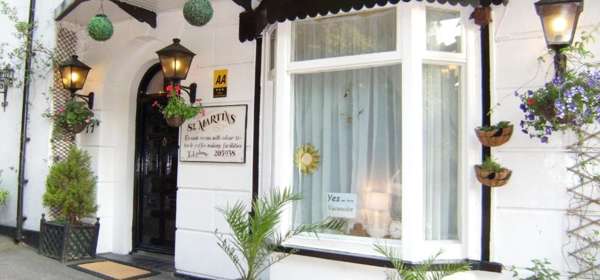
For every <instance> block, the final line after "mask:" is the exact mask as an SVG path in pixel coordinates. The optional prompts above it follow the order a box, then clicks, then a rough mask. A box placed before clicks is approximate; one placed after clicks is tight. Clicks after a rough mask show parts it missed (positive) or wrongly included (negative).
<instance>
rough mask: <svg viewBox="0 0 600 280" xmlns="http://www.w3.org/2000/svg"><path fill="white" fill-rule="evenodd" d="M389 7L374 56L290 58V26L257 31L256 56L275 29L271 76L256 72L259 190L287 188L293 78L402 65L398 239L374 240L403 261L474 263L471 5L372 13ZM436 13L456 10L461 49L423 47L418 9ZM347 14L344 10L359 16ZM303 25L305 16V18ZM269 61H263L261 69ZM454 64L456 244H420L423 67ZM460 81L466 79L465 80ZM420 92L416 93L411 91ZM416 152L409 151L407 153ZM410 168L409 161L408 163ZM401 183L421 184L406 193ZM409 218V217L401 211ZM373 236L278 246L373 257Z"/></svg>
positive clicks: (475, 32) (475, 79)
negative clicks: (389, 31)
mask: <svg viewBox="0 0 600 280" xmlns="http://www.w3.org/2000/svg"><path fill="white" fill-rule="evenodd" d="M390 8H392V9H396V13H397V14H396V21H397V34H398V35H397V44H396V45H397V46H396V50H394V51H389V52H381V53H371V54H361V55H352V56H345V57H333V58H323V59H314V60H308V61H298V62H294V61H292V36H291V34H292V24H293V23H291V22H289V21H286V22H284V23H278V24H276V25H273V26H271V27H270V28H269V29H267V32H265V38H264V39H265V40H264V41H263V45H264V48H263V49H264V52H263V53H266V54H268V53H270V49H269V45H270V44H269V42H270V38H269V36H270V34H271V31H272V30H274V29H276V30H277V42H276V48H277V49H276V58H277V61H276V66H275V73H274V74H273V73H268V74H267V73H266V72H269V71H263V77H262V78H263V79H262V81H263V98H262V104H261V106H262V108H263V110H261V111H262V113H261V143H260V145H261V154H262V159H261V181H260V182H261V188H260V191H261V192H267V191H268V190H269V189H272V188H281V187H286V186H289V185H290V183H291V180H290V178H293V170H294V169H293V165H292V162H293V153H294V152H293V147H292V148H290V147H291V145H292V144H291V143H293V134H292V127H293V113H291V112H293V111H292V108H293V106H292V105H293V104H292V102H293V101H292V91H293V87H292V86H293V85H292V79H291V76H292V75H294V74H306V73H318V72H325V71H333V70H337V71H339V70H348V69H357V68H367V67H374V66H384V65H393V64H398V63H401V64H402V73H403V74H402V129H403V133H402V134H403V139H402V162H403V164H402V173H403V182H402V186H403V187H402V213H403V214H402V215H403V217H402V221H403V225H402V227H403V228H402V240H387V239H386V240H382V241H379V242H382V243H385V244H387V245H389V246H392V247H394V248H395V250H397V251H398V252H400V253H401V256H402V259H403V260H405V261H414V262H418V261H422V260H424V259H427V258H428V257H430V256H431V255H433V254H435V253H437V252H438V251H439V250H440V249H441V250H442V251H443V254H442V256H441V257H440V259H452V260H456V259H478V258H479V256H480V250H481V248H480V242H481V213H482V212H481V187H480V185H479V184H478V183H477V181H476V180H475V179H474V175H473V170H472V169H473V168H472V166H473V165H474V164H476V163H478V162H479V161H480V159H481V146H480V144H479V142H478V141H477V139H476V138H474V136H473V135H472V133H469V132H470V131H472V129H473V128H474V127H476V126H478V125H479V124H480V123H481V87H480V85H481V79H480V77H481V71H480V65H481V63H480V61H481V60H480V47H479V46H480V37H479V26H477V25H475V24H473V23H472V22H471V21H470V20H469V15H470V12H471V11H472V8H465V7H459V6H450V5H440V4H430V3H415V2H410V3H401V4H398V5H386V6H385V7H376V8H372V9H370V10H369V11H373V10H375V9H390ZM427 9H443V10H454V11H459V12H460V13H461V17H462V22H463V36H462V40H463V41H462V44H461V47H462V50H461V52H460V53H446V52H437V51H428V50H426V10H427ZM361 12H364V11H359V12H351V13H349V14H352V13H361ZM308 20H311V19H308ZM269 59H270V58H269V57H266V58H265V59H263V69H268V65H269ZM424 64H437V65H449V64H455V65H458V66H460V67H461V74H462V87H461V88H462V92H461V97H460V108H461V111H460V112H459V114H460V117H459V120H460V126H459V127H460V129H459V132H458V135H459V137H460V139H459V145H460V147H459V161H460V162H459V176H458V178H459V184H458V188H459V191H460V193H459V196H458V205H459V210H458V211H459V214H458V217H459V218H458V223H459V240H456V241H428V240H425V236H426V235H425V226H426V225H425V223H426V218H425V211H426V209H425V184H424V173H425V170H424V168H423V167H424V165H423V157H424V153H423V152H424V150H423V145H424V143H423V95H422V92H423V65H424ZM467 77H468V78H467ZM415 93H420V94H415ZM415 151H416V152H415ZM408 163H410V164H408ZM407 186H421V187H420V188H411V187H407ZM285 213H286V214H285V215H284V218H283V220H282V225H281V227H282V230H283V229H289V228H290V227H291V225H292V209H291V207H289V208H288V209H286V212H285ZM409 213H410V214H409ZM375 242H377V241H376V240H375V239H373V238H364V237H354V236H348V235H331V234H320V235H319V238H318V239H316V238H315V237H313V236H297V237H294V238H293V239H292V240H291V241H289V242H288V243H287V244H286V246H289V247H294V248H309V249H311V250H317V251H326V252H339V253H340V254H351V255H357V256H366V257H374V258H378V257H381V256H379V255H378V254H377V253H376V252H374V251H373V244H374V243H375Z"/></svg>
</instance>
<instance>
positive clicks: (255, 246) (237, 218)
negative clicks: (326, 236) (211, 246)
mask: <svg viewBox="0 0 600 280" xmlns="http://www.w3.org/2000/svg"><path fill="white" fill-rule="evenodd" d="M301 199H302V198H301V196H300V195H298V194H294V193H292V191H291V190H289V189H288V190H284V191H278V190H276V191H272V192H271V193H270V194H269V195H267V196H265V197H262V198H259V199H257V200H256V201H254V203H253V204H252V205H253V213H252V214H248V213H247V211H248V207H247V205H246V204H244V203H243V202H238V203H236V204H235V205H233V206H232V207H228V208H226V209H220V211H221V212H222V213H223V215H224V216H225V220H226V221H227V223H228V224H229V226H230V227H231V231H232V236H231V237H229V236H228V235H225V234H223V233H219V232H218V231H216V232H215V235H216V237H217V239H218V245H219V247H221V249H223V251H224V252H225V253H226V254H227V256H228V257H229V258H230V259H231V261H232V262H233V264H234V266H235V268H236V269H237V271H238V273H239V275H240V277H241V279H242V280H258V279H259V276H260V275H261V273H262V272H264V271H265V270H266V269H268V268H269V267H270V266H272V265H273V264H275V263H277V262H279V261H281V260H283V259H285V258H286V257H288V256H290V255H291V254H293V253H294V252H295V250H291V251H290V252H279V253H275V252H276V250H277V249H278V248H279V247H280V246H281V245H282V244H283V243H284V242H285V241H286V240H288V239H290V238H291V237H293V236H295V235H298V234H302V233H311V234H314V235H315V236H318V232H322V231H324V230H333V231H340V230H341V229H342V228H343V227H344V225H345V224H344V222H342V221H341V220H335V219H330V220H325V221H323V222H321V223H318V224H309V225H302V226H299V227H297V228H294V229H292V230H289V231H287V232H285V233H282V232H280V231H279V229H278V224H279V223H280V221H281V215H282V212H283V210H284V207H285V206H287V205H288V204H290V203H293V202H295V201H299V200H301Z"/></svg>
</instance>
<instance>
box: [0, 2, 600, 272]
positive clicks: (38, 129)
mask: <svg viewBox="0 0 600 280" xmlns="http://www.w3.org/2000/svg"><path fill="white" fill-rule="evenodd" d="M75 2H78V1H65V2H63V1H60V0H53V1H38V2H37V4H36V6H35V10H36V21H37V22H38V28H37V30H36V31H35V34H34V36H35V37H36V39H37V40H40V41H41V42H44V43H45V44H48V46H54V45H55V44H56V41H57V40H56V38H57V35H56V34H57V32H58V31H57V30H60V29H66V30H68V31H71V32H73V34H76V40H75V41H74V42H73V43H75V46H76V49H75V53H76V54H77V55H79V57H80V59H81V60H82V61H84V62H85V63H86V64H87V65H89V66H91V67H92V71H91V72H90V75H89V77H88V80H87V82H86V85H85V88H84V90H83V92H85V93H88V92H94V93H95V96H96V102H95V106H94V112H95V114H96V116H97V117H98V118H99V119H100V120H101V125H100V126H99V127H97V128H95V129H94V131H93V132H89V133H84V134H81V135H78V136H77V140H76V143H77V145H78V146H80V147H82V148H83V149H85V150H86V151H88V152H89V153H90V154H91V155H92V158H93V165H94V171H95V172H96V174H97V176H98V187H97V203H98V206H99V208H98V212H97V216H98V217H99V218H100V221H101V227H100V237H99V243H98V252H99V253H115V254H129V253H132V252H135V251H137V250H142V251H143V250H149V251H154V252H157V251H158V252H162V253H166V254H173V255H174V259H175V269H176V271H177V273H179V274H181V275H187V276H192V277H197V278H198V279H237V278H236V272H235V270H234V267H233V266H232V264H231V262H230V260H229V259H228V258H227V257H226V255H225V254H224V253H222V252H221V250H220V248H219V247H218V246H217V243H216V238H215V236H214V232H215V230H218V231H220V232H228V231H229V229H228V226H227V224H226V222H225V220H224V219H223V217H222V214H221V213H220V212H219V211H218V208H223V207H227V205H231V204H232V203H235V202H237V201H245V202H248V203H250V201H251V200H252V197H253V194H256V192H257V191H258V193H265V192H268V191H269V190H270V189H273V188H279V187H286V186H291V187H293V188H294V190H295V191H297V192H301V193H302V194H303V196H304V200H303V201H302V202H301V203H299V204H298V205H296V206H294V207H293V209H288V211H286V212H285V217H286V218H285V219H284V223H283V225H282V226H283V227H284V228H285V227H292V226H294V225H297V224H300V223H305V222H316V221H318V220H320V219H322V218H325V217H327V216H328V215H327V209H328V206H330V204H328V203H327V202H326V199H327V197H328V196H329V195H334V196H340V195H341V196H343V195H344V194H350V195H349V196H348V197H349V198H351V199H352V200H354V201H356V203H355V204H353V205H352V206H351V207H350V208H352V209H353V210H352V211H353V212H355V213H353V214H354V215H353V217H354V218H352V219H350V225H351V227H350V228H349V229H348V230H347V232H346V233H345V234H337V235H332V234H331V235H330V234H323V235H322V236H320V238H318V239H317V238H313V237H308V236H300V237H296V238H294V239H293V240H292V241H290V243H289V244H288V246H289V247H292V248H300V249H301V250H300V253H299V254H298V255H294V256H291V257H289V258H287V259H286V260H284V261H283V262H282V263H280V264H277V265H275V266H274V267H273V268H272V269H271V270H270V271H269V273H268V275H269V279H275V280H277V279H287V280H293V279H305V278H306V277H310V278H311V279H357V280H358V279H360V280H370V279H373V280H379V279H385V277H386V275H385V268H383V267H382V266H381V263H382V262H381V258H380V256H378V255H377V254H376V253H375V252H374V250H373V244H375V243H377V242H380V243H381V242H382V243H385V244H387V245H389V246H392V247H394V248H395V249H396V250H397V251H398V252H399V253H401V255H402V258H403V260H405V261H407V262H419V261H422V260H424V259H426V258H427V257H429V256H431V255H433V254H435V253H436V252H438V251H439V250H443V254H442V255H441V259H444V260H471V261H475V262H477V261H481V260H482V255H488V256H489V262H488V261H487V260H486V262H484V263H482V264H481V265H480V268H482V269H483V270H490V269H491V270H494V269H497V268H500V266H501V265H504V266H517V267H526V266H529V265H530V261H531V260H532V259H544V258H547V259H548V260H549V261H551V262H552V264H553V265H554V267H555V268H556V269H557V270H559V271H561V273H563V275H564V276H565V277H566V276H567V275H568V273H569V272H572V271H575V270H576V269H577V268H576V267H575V266H576V264H575V263H574V262H573V259H572V258H570V257H569V255H568V252H569V250H571V249H570V247H569V244H570V239H569V236H568V234H567V230H568V229H569V226H570V221H569V220H568V218H567V209H568V207H569V198H570V197H569V194H568V193H567V189H568V188H570V187H572V186H573V185H574V184H575V183H576V179H575V178H573V177H572V175H571V174H570V173H569V172H568V171H567V167H568V166H570V164H572V158H571V157H572V155H571V154H570V153H569V152H568V150H567V149H566V147H567V146H568V145H569V144H571V143H572V142H573V141H574V138H573V137H572V136H571V135H557V136H556V137H554V138H552V141H551V142H550V143H549V144H541V143H539V141H537V140H535V139H530V138H529V137H528V136H527V135H525V134H522V133H521V132H519V131H518V129H517V131H515V134H514V135H513V137H512V139H511V141H510V142H508V143H507V144H506V145H504V146H502V147H500V148H495V149H493V150H492V155H493V157H494V158H496V159H498V160H499V162H501V163H502V164H503V165H504V166H506V167H508V168H510V169H512V170H513V176H512V178H511V180H510V182H509V183H508V184H507V185H506V186H505V187H502V188H497V189H492V190H491V200H490V201H491V208H490V210H491V213H490V219H489V221H490V226H491V228H490V230H489V231H487V233H486V230H485V228H486V225H485V223H486V218H485V216H486V214H485V213H486V209H483V207H484V206H485V205H486V204H485V202H484V197H485V195H483V194H482V186H481V184H480V183H479V182H478V181H477V180H476V178H475V174H474V171H473V166H474V165H476V164H479V163H480V162H481V158H482V148H481V144H480V142H479V141H478V140H477V138H476V135H475V134H474V133H473V129H474V128H476V127H478V126H480V125H481V123H482V116H483V115H485V113H482V102H483V101H482V82H483V81H482V74H483V73H482V67H481V65H482V59H485V57H482V49H481V33H480V28H481V27H480V26H478V25H476V24H475V23H473V21H472V20H471V19H470V18H469V17H470V15H471V13H472V12H473V7H471V6H466V7H463V6H460V5H450V4H439V3H428V2H427V3H424V2H425V1H423V2H421V1H409V2H403V1H400V3H398V4H386V5H385V6H382V7H380V6H375V7H373V8H364V9H360V10H358V11H357V10H352V11H350V12H347V13H346V12H341V13H338V14H333V13H331V14H328V15H326V16H319V17H318V18H306V19H302V20H295V21H284V22H277V23H274V24H269V25H268V26H266V28H265V30H264V32H262V34H263V38H262V40H261V41H260V42H259V43H260V44H261V45H260V48H259V50H258V51H259V52H258V53H261V54H262V55H261V59H260V61H258V60H257V40H251V41H246V42H240V30H242V29H243V27H244V26H242V28H241V27H240V13H242V12H244V9H243V8H242V7H240V6H238V5H237V4H236V3H234V2H233V1H229V0H213V1H211V3H212V7H213V8H214V16H213V18H212V20H211V21H210V22H209V23H208V24H206V25H205V26H202V27H194V26H191V25H189V24H188V23H187V22H186V20H185V19H184V18H183V15H182V7H183V4H184V1H168V3H163V2H167V1H124V2H128V3H130V4H132V5H137V6H140V7H143V8H145V9H147V10H149V11H153V12H155V13H156V19H157V25H156V27H155V28H153V27H151V26H150V25H149V24H147V23H144V22H140V21H138V20H136V19H134V18H132V17H131V16H130V15H129V14H127V13H125V12H124V11H122V10H121V9H119V8H118V7H117V6H116V5H115V4H114V3H112V2H110V1H105V3H104V4H103V6H104V7H103V8H104V11H105V12H106V14H107V15H108V16H109V18H111V19H112V20H113V23H114V30H115V33H114V35H113V37H112V38H111V39H110V40H108V41H106V42H96V41H94V40H93V39H91V38H90V37H89V36H88V34H87V31H86V28H85V26H86V24H87V22H88V21H89V19H90V18H91V17H92V16H93V15H94V14H95V13H96V12H97V11H98V10H99V6H100V1H82V3H78V5H76V7H75V8H74V9H73V10H72V11H70V12H69V13H65V17H64V18H61V19H60V20H59V21H56V17H57V15H58V14H60V13H61V12H64V11H65V7H69V5H73V3H75ZM34 3H35V2H34ZM9 4H11V5H14V6H16V7H17V10H18V12H19V16H20V17H22V18H24V19H25V18H26V17H27V14H28V12H29V6H28V5H26V4H27V3H23V1H14V0H13V1H9ZM533 4H534V1H533V0H511V1H510V2H508V4H506V5H497V6H493V8H492V10H493V13H492V14H493V22H492V23H491V24H490V33H491V40H490V49H489V50H490V53H491V85H490V86H491V102H490V103H491V104H492V107H493V113H492V115H491V117H492V121H493V122H498V121H503V120H507V121H511V122H512V123H513V124H516V125H518V123H519V122H520V120H521V118H522V117H523V116H522V113H521V111H520V110H519V100H518V98H516V97H514V92H515V91H517V90H518V91H522V90H526V89H534V88H538V87H541V86H543V85H544V83H545V82H547V81H548V80H549V79H551V77H552V68H551V67H552V66H551V65H550V64H549V63H542V62H539V60H538V57H539V56H540V55H543V54H544V53H546V52H547V47H546V44H545V41H544V36H543V32H542V28H541V25H540V20H539V17H538V16H537V15H536V14H535V9H534V5H533ZM598 12H600V2H597V1H593V0H592V1H590V0H588V1H586V2H585V10H584V12H583V14H582V16H581V19H580V25H579V29H578V30H579V32H582V31H590V30H592V29H593V28H594V27H595V26H597V25H599V24H600V20H599V19H598V17H597V16H596V15H597V14H598ZM0 20H4V19H0ZM242 24H244V22H242ZM3 26H5V25H4V24H3ZM0 32H2V34H4V35H6V36H3V37H10V33H11V32H12V30H10V28H0ZM173 38H179V39H180V40H181V43H182V44H183V45H185V46H186V47H187V48H188V49H190V50H191V51H193V52H194V53H196V57H195V58H194V62H193V64H192V67H191V69H190V72H189V75H188V77H187V79H186V80H185V81H184V82H183V84H185V85H187V84H190V83H197V85H198V97H199V98H201V99H202V103H203V105H204V106H207V107H215V108H217V107H220V106H237V105H243V106H247V114H246V116H247V125H246V127H245V134H246V135H245V136H246V142H245V143H246V147H245V149H244V151H245V153H246V155H245V161H244V162H242V163H211V162H192V161H181V160H180V159H178V157H180V156H181V155H180V154H179V153H178V151H175V152H173V151H171V152H166V153H167V154H169V155H170V156H174V158H175V160H176V161H175V162H174V163H172V165H169V167H168V168H167V169H168V170H169V171H168V172H167V173H168V175H165V176H170V177H169V178H171V179H173V180H174V181H169V180H171V179H169V180H166V179H165V180H164V181H159V179H160V178H158V177H160V176H159V175H156V174H154V173H152V172H148V173H143V172H140V170H141V169H143V168H151V167H153V166H152V165H148V164H147V162H150V161H152V160H153V159H152V158H149V157H147V156H148V155H149V154H152V155H155V154H156V155H163V154H161V153H163V152H156V151H155V150H152V149H154V148H152V147H154V146H150V145H148V146H144V145H145V143H146V142H144V141H150V140H148V139H150V138H151V137H154V136H157V135H158V137H162V138H160V139H159V140H160V141H162V142H160V141H159V143H163V142H167V143H168V144H164V145H163V146H164V147H167V146H169V147H171V146H172V145H175V146H181V145H182V144H181V142H177V143H172V142H169V141H171V140H172V139H173V138H172V137H175V138H174V139H175V141H178V140H179V141H181V139H178V138H177V137H182V135H185V131H184V130H185V129H186V127H185V125H184V127H182V128H181V130H180V131H179V132H176V131H175V132H172V133H171V134H169V135H170V136H165V135H162V134H160V133H159V134H157V135H154V134H152V133H151V132H149V131H151V128H150V127H152V124H151V123H143V122H142V121H141V118H144V116H146V115H143V114H144V113H143V112H145V111H144V109H143V108H144V107H143V106H145V105H144V104H145V103H143V101H142V100H144V96H145V95H148V94H151V93H154V92H156V91H157V90H158V89H162V84H161V81H162V76H161V74H160V72H159V71H157V70H156V69H157V68H156V64H157V63H159V61H158V57H157V55H156V51H157V50H159V49H161V48H163V47H165V46H167V45H169V44H170V43H171V41H172V39H173ZM243 39H248V38H243ZM590 49H591V51H592V52H593V53H594V54H597V55H600V43H593V44H592V45H591V46H590ZM257 63H258V64H259V65H258V67H257ZM153 69H154V70H153ZM257 69H259V70H260V71H257ZM217 70H227V71H228V76H227V85H228V88H227V96H226V97H224V98H218V97H215V96H214V94H213V90H214V73H215V71H217ZM257 73H260V76H259V77H257V76H256V74H257ZM47 77H48V78H46V79H44V78H41V77H40V78H36V79H34V80H33V82H32V83H31V89H30V99H31V100H30V103H29V104H28V106H29V109H28V110H29V118H28V130H27V131H28V136H29V137H30V141H28V142H27V145H26V146H27V150H26V156H25V161H24V162H25V165H24V167H25V169H24V172H25V178H26V179H27V181H28V182H27V184H26V185H25V187H24V192H23V197H24V204H23V205H24V207H23V215H24V216H25V217H27V219H26V220H25V222H24V228H25V230H26V231H29V232H35V231H38V230H39V220H40V218H41V215H42V214H43V213H45V211H46V209H44V208H43V206H42V203H41V200H42V199H41V197H42V195H43V193H44V189H45V178H46V175H47V173H48V168H49V166H50V163H51V162H52V160H51V159H52V157H53V155H52V148H51V143H50V137H51V130H52V125H51V123H50V121H49V120H47V119H45V118H43V117H42V114H43V113H44V112H46V111H47V110H49V108H51V106H52V98H51V97H49V96H50V93H49V92H50V90H49V88H50V87H51V86H52V84H53V79H52V77H51V73H50V74H48V75H47ZM257 81H258V82H259V83H260V91H258V93H260V96H261V98H260V99H259V100H260V104H255V101H256V100H257V99H255V94H256V93H257V91H256V90H255V89H256V88H257V87H256V82H257ZM22 92H23V89H22V87H15V88H11V89H10V90H9V94H8V98H9V99H8V102H9V106H8V107H7V108H6V111H5V112H1V113H0V114H1V115H2V117H1V118H0V125H2V127H3V128H4V129H5V131H6V132H7V133H6V135H5V140H4V141H3V144H2V145H1V146H0V155H1V156H2V158H3V159H4V160H3V161H2V162H0V169H1V170H3V173H2V185H1V186H2V187H4V188H6V189H7V190H9V191H10V193H11V196H10V199H9V202H8V204H7V205H6V206H5V207H3V208H0V225H1V227H0V228H3V229H4V230H5V231H9V230H10V229H12V228H14V227H16V226H17V224H16V220H17V212H16V209H17V193H18V189H17V186H18V183H19V182H18V181H19V180H18V172H17V171H18V167H19V150H20V148H19V145H20V144H19V143H20V142H19V141H20V128H21V124H22V117H21V115H22V111H21V110H22V102H23V100H22ZM146 105H147V104H146ZM257 106H260V114H259V117H260V122H259V123H255V122H254V115H255V114H254V113H255V110H257V109H258V107H257ZM141 112H142V113H141ZM145 120H150V118H147V119H145ZM142 126H144V127H146V128H147V129H148V130H144V129H141V128H140V127H142ZM256 126H258V128H259V129H258V132H259V136H260V137H259V141H258V142H255V137H254V131H255V127H256ZM173 133H175V134H173ZM173 135H175V136H173ZM169 137H171V138H169ZM148 143H150V142H148ZM152 143H154V142H152ZM308 145H310V146H313V147H315V149H316V150H317V151H318V153H319V156H320V158H321V162H320V164H319V165H318V166H317V167H316V169H315V170H312V171H307V172H301V171H299V170H298V169H295V168H294V166H295V165H294V157H295V154H296V152H297V151H298V148H300V147H306V146H308ZM256 147H258V148H259V153H258V158H255V155H254V154H253V151H254V148H256ZM140 149H142V150H140ZM140 151H145V152H146V153H144V152H140ZM153 153H154V154H153ZM173 164H174V165H173ZM256 164H258V165H257V166H255V165H256ZM154 167H156V166H154ZM161 174H163V173H161ZM165 174H166V173H165ZM145 175H146V178H145V177H144V176H145ZM253 175H254V176H256V175H258V177H253ZM153 176H158V177H157V179H154V177H153ZM148 178H149V180H146V179H148ZM256 178H258V184H253V179H256ZM150 179H152V180H155V181H152V180H150ZM157 180H158V181H157ZM169 184H171V185H172V186H173V189H172V190H171V193H170V194H169V195H166V196H161V197H160V199H161V201H163V202H164V203H168V204H170V206H168V207H167V206H164V205H163V206H156V205H158V204H160V203H159V202H157V201H154V200H153V197H152V196H150V195H148V193H146V191H149V192H153V190H152V186H153V185H156V186H159V185H169ZM173 195H174V196H173ZM161 205H162V204H161ZM144 207H146V208H144ZM153 207H155V208H153ZM144 209H146V210H144ZM161 209H162V210H161ZM144 211H147V212H144ZM152 211H155V212H152ZM156 211H159V212H160V211H162V212H161V213H156ZM165 211H169V213H168V214H165ZM352 211H351V212H352ZM153 215H155V216H156V215H158V216H160V217H162V218H161V221H160V222H158V224H151V223H150V222H145V221H146V220H145V219H150V220H151V217H153ZM148 217H150V218H148ZM390 225H392V227H390ZM157 227H159V228H160V229H157ZM163 227H167V228H171V229H172V232H170V233H167V234H166V235H167V236H164V234H165V230H164V228H163ZM145 231H148V233H147V234H146V233H145ZM161 233H162V234H163V235H161ZM153 234H154V235H153ZM156 234H158V235H160V237H157V236H155V235H156ZM171 234H172V236H171ZM365 235H367V236H365ZM368 236H370V237H368ZM485 236H489V238H490V240H489V242H487V239H486V237H485ZM157 240H158V241H157ZM153 244H154V245H156V244H158V245H156V246H154V245H153ZM485 246H489V254H488V253H487V252H485V251H486V249H485V248H484V247H485ZM486 267H487V269H486ZM462 277H464V278H461V277H459V278H457V279H510V277H509V274H508V273H505V274H496V273H488V272H469V273H467V274H464V275H463V276H462ZM467 277H470V278H467Z"/></svg>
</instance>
